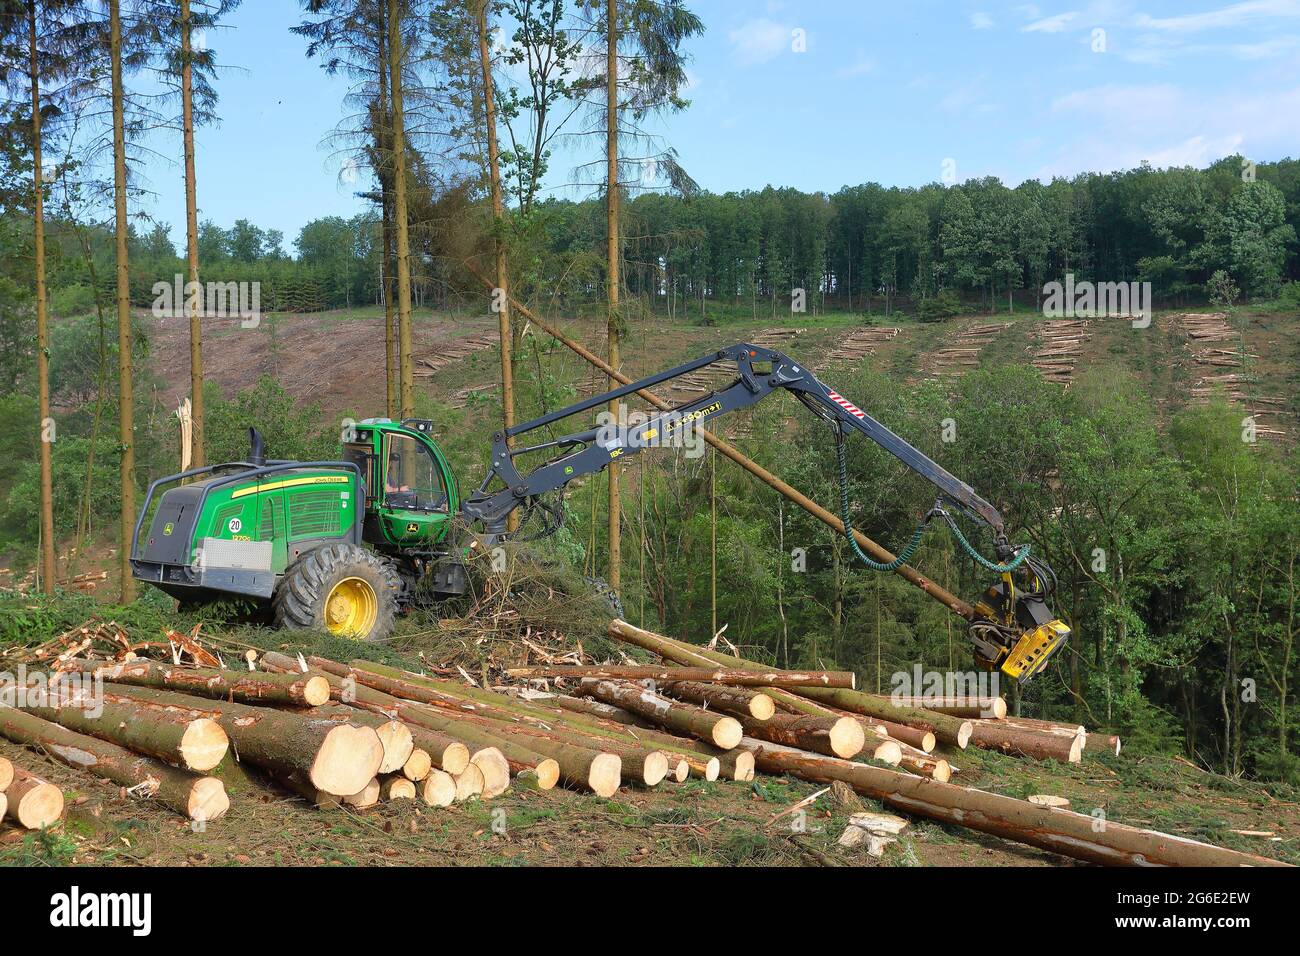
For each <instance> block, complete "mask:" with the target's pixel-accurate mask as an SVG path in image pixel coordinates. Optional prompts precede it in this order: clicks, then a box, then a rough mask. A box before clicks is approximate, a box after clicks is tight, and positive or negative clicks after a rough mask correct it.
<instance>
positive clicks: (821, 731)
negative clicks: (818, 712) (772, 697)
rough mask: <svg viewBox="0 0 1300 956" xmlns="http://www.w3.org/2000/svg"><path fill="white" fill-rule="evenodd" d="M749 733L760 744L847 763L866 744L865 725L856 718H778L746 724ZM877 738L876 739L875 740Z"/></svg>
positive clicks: (782, 715)
mask: <svg viewBox="0 0 1300 956" xmlns="http://www.w3.org/2000/svg"><path fill="white" fill-rule="evenodd" d="M742 723H743V725H744V728H745V733H747V734H749V736H751V737H757V738H758V739H759V740H768V741H771V742H773V743H778V744H785V745H787V746H790V747H798V748H800V749H801V750H811V751H813V752H814V753H819V754H827V755H828V756H831V757H843V758H844V759H845V760H847V759H849V758H850V757H854V756H856V755H857V754H858V753H860V752H861V750H862V748H863V746H864V745H865V744H866V732H865V731H864V730H863V729H862V724H860V723H858V721H856V720H854V719H853V718H852V717H839V718H836V719H833V720H832V719H831V718H829V717H795V716H793V715H791V714H776V715H774V716H773V717H772V718H771V719H770V720H754V719H753V718H752V717H751V718H749V719H747V720H744V721H742ZM874 739H875V738H873V740H874Z"/></svg>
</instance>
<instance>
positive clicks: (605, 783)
mask: <svg viewBox="0 0 1300 956" xmlns="http://www.w3.org/2000/svg"><path fill="white" fill-rule="evenodd" d="M622 776H623V761H622V759H621V758H620V757H619V756H618V754H611V753H599V754H596V756H595V757H593V758H592V760H591V766H590V767H589V768H588V770H587V786H589V787H591V792H592V793H594V794H596V796H598V797H612V796H613V795H614V794H616V793H618V786H619V783H620V782H621V780H622Z"/></svg>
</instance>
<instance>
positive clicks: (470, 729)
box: [0, 620, 1271, 865]
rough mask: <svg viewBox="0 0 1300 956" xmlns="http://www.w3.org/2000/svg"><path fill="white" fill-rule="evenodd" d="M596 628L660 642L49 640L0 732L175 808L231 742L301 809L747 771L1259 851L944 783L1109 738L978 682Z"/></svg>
mask: <svg viewBox="0 0 1300 956" xmlns="http://www.w3.org/2000/svg"><path fill="white" fill-rule="evenodd" d="M608 630H609V634H610V636H611V637H614V638H616V639H618V640H620V641H623V642H626V643H628V644H630V645H635V646H637V647H641V648H644V649H648V650H651V651H653V652H654V653H656V654H657V655H658V656H659V657H660V658H661V660H662V661H663V662H664V663H663V664H662V665H648V666H647V665H625V664H611V665H568V666H562V665H554V664H546V665H542V666H539V667H534V668H529V669H526V670H525V671H524V672H522V673H520V674H518V675H517V676H518V677H520V678H522V679H524V680H526V681H527V682H528V683H529V684H531V685H534V686H531V687H522V686H519V685H514V686H509V685H507V686H500V687H493V688H484V687H478V686H471V685H469V684H466V683H463V682H462V681H461V680H459V679H445V678H444V677H442V676H436V677H435V676H428V675H426V674H420V673H414V672H411V671H406V670H401V669H398V668H394V667H389V666H385V665H381V664H376V663H373V662H369V661H363V660H354V661H350V662H343V661H336V660H331V659H328V658H323V657H307V658H302V657H291V656H288V655H284V654H279V653H275V652H264V653H260V654H250V655H249V657H248V658H246V659H245V660H241V661H240V665H241V667H242V668H249V669H239V670H221V669H215V668H205V667H196V666H193V665H173V664H168V663H160V662H158V661H148V660H134V661H107V662H106V661H103V660H93V659H88V658H78V657H68V656H66V655H65V654H59V655H56V656H55V657H54V658H53V660H52V662H51V663H52V665H53V666H51V667H49V669H48V670H38V671H34V672H32V673H30V674H29V680H30V684H29V685H28V686H27V687H24V688H18V690H22V691H29V693H16V694H15V695H12V696H13V706H9V699H8V698H6V702H5V704H4V705H0V736H3V737H5V738H8V739H9V740H11V741H13V742H15V743H18V744H20V745H23V746H26V747H29V748H31V749H32V750H34V751H37V752H39V753H42V754H45V755H47V756H48V757H50V758H52V759H54V760H56V761H60V762H62V763H65V764H67V765H68V766H71V767H74V768H77V769H79V770H82V771H85V772H87V773H90V774H93V775H95V776H98V777H101V778H104V779H107V780H109V781H111V782H112V783H114V784H116V785H118V786H119V787H120V788H122V789H123V790H124V792H125V793H126V794H129V795H131V796H133V797H137V798H141V799H149V800H153V801H155V802H157V803H159V804H160V805H162V806H164V807H167V808H169V809H171V810H173V811H175V812H176V813H179V814H181V815H183V816H185V817H188V818H189V819H191V820H193V821H215V820H218V819H219V818H220V817H221V816H222V815H223V814H224V813H225V812H226V810H227V808H228V807H229V806H230V800H229V797H228V795H227V793H226V791H225V787H224V784H223V782H222V780H223V777H224V775H225V773H226V770H227V768H228V767H229V765H230V764H231V763H233V762H234V761H238V762H239V763H240V764H241V765H244V766H246V767H253V768H256V769H257V770H259V771H261V773H262V774H263V775H264V776H265V778H266V779H267V781H268V783H269V784H270V785H272V786H277V787H281V788H283V789H285V790H287V791H289V792H290V793H293V794H296V795H297V796H299V797H301V798H302V799H303V800H304V801H305V802H306V803H307V804H308V806H309V807H310V808H312V809H313V811H314V810H317V809H323V810H335V811H344V812H364V811H365V810H367V809H368V808H371V807H374V806H377V805H382V804H385V803H389V802H393V801H415V802H418V803H421V804H423V805H427V806H430V807H447V806H450V805H452V804H455V803H457V802H461V801H465V800H470V799H480V800H489V799H492V798H494V797H496V796H498V795H500V794H502V793H504V792H506V791H507V790H508V789H509V788H510V787H511V786H526V787H528V788H529V789H533V790H536V791H539V792H545V791H548V790H551V789H552V788H555V787H557V786H563V787H565V788H568V789H571V790H577V791H582V792H588V793H594V794H596V795H598V796H602V797H609V796H611V795H613V794H614V793H616V792H617V791H618V790H619V789H620V788H623V787H636V788H647V789H648V788H668V787H673V786H675V785H676V784H678V783H680V782H682V781H685V780H688V779H689V778H691V777H697V778H700V779H702V780H706V781H712V780H717V781H724V782H725V781H736V782H745V781H749V780H752V779H753V778H754V775H755V773H756V772H758V773H769V774H788V775H792V776H796V777H800V778H803V779H805V780H810V781H817V782H823V783H835V782H836V781H838V782H839V784H838V785H839V786H844V785H847V786H848V787H850V788H852V789H853V790H856V791H858V792H859V793H861V794H864V795H867V796H870V797H873V798H875V799H878V800H880V801H881V802H883V803H885V804H887V805H888V806H889V807H891V808H892V809H894V810H897V811H900V812H904V813H909V814H911V815H914V816H922V817H928V818H930V819H935V820H940V821H943V822H946V823H952V824H958V825H963V826H967V827H971V828H973V829H975V830H979V831H981V832H985V833H992V834H996V835H999V836H1002V837H1005V838H1008V839H1012V840H1018V841H1020V842H1023V843H1027V844H1030V845H1033V846H1038V847H1042V848H1045V849H1049V850H1052V851H1055V852H1058V853H1062V854H1065V855H1068V856H1072V857H1075V858H1078V859H1083V860H1089V861H1093V862H1100V863H1110V864H1125V865H1132V864H1137V863H1142V862H1149V863H1160V864H1169V865H1214V864H1222V865H1229V864H1251V863H1254V864H1261V865H1263V864H1267V863H1270V862H1271V861H1268V860H1265V859H1263V858H1258V857H1253V856H1250V855H1248V854H1242V853H1237V852H1234V851H1229V850H1224V849H1221V848H1218V847H1214V846H1209V845H1207V844H1202V843H1197V842H1194V841H1190V840H1185V839H1181V838H1175V837H1171V836H1168V835H1165V834H1161V833H1156V832H1153V831H1146V830H1137V829H1133V828H1130V827H1125V826H1122V825H1119V824H1115V823H1106V825H1105V826H1102V827H1098V826H1097V825H1096V820H1095V819H1094V818H1093V817H1091V816H1085V815H1082V814H1077V813H1071V812H1070V811H1068V810H1065V809H1061V808H1059V807H1055V806H1049V805H1037V804H1034V803H1031V802H1028V801H1024V800H1019V799H1014V798H1011V797H1004V796H1000V795H997V794H992V793H985V792H983V791H979V790H973V789H970V788H967V787H961V786H956V785H953V784H951V783H949V782H948V781H949V779H950V777H951V775H952V774H953V773H954V772H955V768H953V767H952V766H951V765H950V763H949V762H948V760H947V759H946V757H942V756H939V755H938V754H936V753H933V752H932V751H934V749H935V748H936V746H938V745H946V746H948V747H950V748H953V749H954V750H956V751H960V749H961V748H964V747H966V746H971V745H973V746H979V747H988V748H991V749H996V750H1000V751H1004V752H1008V753H1014V754H1020V755H1024V756H1028V757H1032V758H1038V759H1056V760H1062V761H1066V760H1068V761H1078V760H1079V759H1080V756H1081V754H1082V753H1083V752H1084V751H1085V750H1092V749H1097V750H1099V751H1100V750H1105V751H1108V752H1111V753H1117V752H1118V750H1119V741H1118V740H1116V739H1115V738H1108V737H1101V736H1099V735H1089V734H1087V733H1086V732H1085V731H1084V730H1083V728H1081V727H1075V726H1071V725H1066V724H1054V723H1050V722H1045V721H1033V720H1028V719H1018V718H1012V717H1008V716H1006V714H1005V710H1004V708H1003V706H1002V703H1001V701H1000V699H998V698H985V699H972V700H965V699H958V700H952V699H944V698H937V699H934V700H930V699H928V698H925V697H921V698H918V699H910V700H893V699H891V698H888V697H883V696H879V695H873V694H867V693H863V692H861V691H858V690H856V689H854V687H853V680H852V675H849V674H845V673H841V672H834V671H788V670H778V669H774V668H772V667H770V666H767V665H763V664H760V663H757V662H753V661H748V660H745V659H743V658H739V657H731V656H727V655H723V654H720V653H717V652H716V651H713V650H710V649H708V648H703V647H697V646H695V645H691V644H687V643H685V642H682V641H677V640H673V639H671V638H667V637H664V636H662V635H658V634H653V633H651V632H648V631H644V630H641V629H639V628H635V627H633V626H632V625H629V624H627V623H626V622H623V621H617V620H616V621H613V622H611V623H610V625H609V629H608ZM76 643H77V642H75V641H74V642H72V646H76ZM543 674H544V675H545V676H542V675H543ZM538 684H541V685H543V686H544V687H545V689H538V687H537V686H536V685H538ZM556 684H564V685H566V689H565V690H561V689H560V688H558V687H556V686H555V685H556ZM1094 738H1095V739H1094ZM867 761H870V762H867ZM8 777H12V779H11V780H10V779H6V778H8ZM0 784H3V786H0V791H3V792H4V799H5V802H6V803H7V805H8V810H7V818H9V817H12V818H13V819H15V820H16V821H18V822H19V823H21V824H22V825H24V826H49V825H51V824H53V823H54V822H56V821H57V820H58V818H59V815H60V813H61V811H62V795H61V794H60V793H58V790H57V788H54V787H52V786H50V785H49V784H48V783H46V781H44V780H41V779H40V778H38V777H35V776H33V775H32V773H31V772H26V773H24V772H21V771H17V770H15V771H13V772H12V774H11V773H10V772H9V767H8V762H7V761H0Z"/></svg>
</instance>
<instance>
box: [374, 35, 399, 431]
mask: <svg viewBox="0 0 1300 956" xmlns="http://www.w3.org/2000/svg"><path fill="white" fill-rule="evenodd" d="M378 41H379V69H378V71H377V72H378V74H379V109H378V117H377V119H376V123H377V127H376V129H375V131H374V135H375V153H376V154H377V155H378V156H379V162H380V164H381V168H379V169H377V170H375V175H376V177H377V178H378V179H379V193H380V200H379V207H380V219H381V224H380V231H381V232H382V233H383V243H384V255H383V260H382V264H381V265H380V267H379V287H380V290H381V291H380V294H381V295H382V296H383V297H384V396H385V399H384V402H385V408H386V411H387V414H388V417H389V418H397V417H398V375H399V374H400V373H399V372H398V361H399V357H398V354H397V330H396V329H395V328H394V326H393V320H394V317H395V316H394V314H393V272H394V262H393V183H392V172H391V170H388V171H385V170H384V169H383V168H382V163H383V157H384V154H385V153H387V154H388V155H389V156H390V157H391V156H392V144H393V138H392V122H393V104H392V101H391V100H390V98H389V96H388V70H387V67H388V63H387V59H388V53H387V50H388V46H387V37H386V34H385V31H384V30H381V31H380V32H379V37H378Z"/></svg>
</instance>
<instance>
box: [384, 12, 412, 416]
mask: <svg viewBox="0 0 1300 956" xmlns="http://www.w3.org/2000/svg"><path fill="white" fill-rule="evenodd" d="M400 5H401V0H388V85H389V92H390V96H391V97H392V101H393V126H392V143H393V221H394V225H395V229H396V233H397V327H398V342H399V345H400V348H401V352H400V373H399V380H400V386H399V388H400V398H399V404H400V413H401V416H402V418H409V417H411V414H412V412H413V411H414V408H413V394H412V392H413V381H412V371H411V369H412V365H411V361H412V356H411V348H412V342H411V239H410V233H409V232H408V230H407V220H406V132H405V129H404V127H403V113H402V110H403V107H402V52H403V51H402V18H401V11H400V9H399V7H400Z"/></svg>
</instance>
